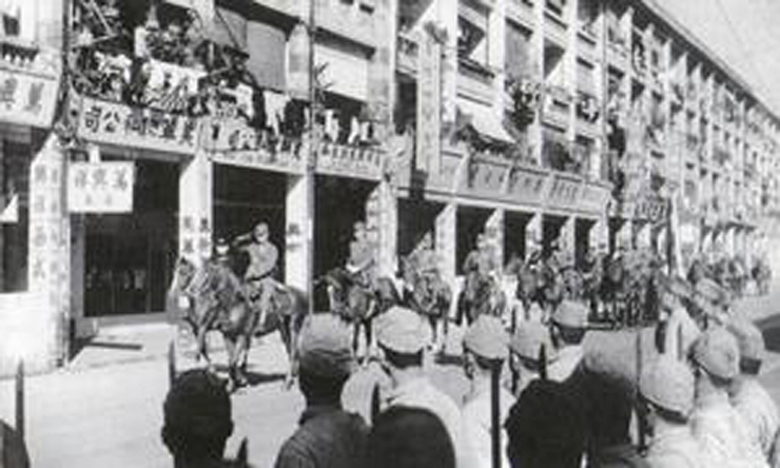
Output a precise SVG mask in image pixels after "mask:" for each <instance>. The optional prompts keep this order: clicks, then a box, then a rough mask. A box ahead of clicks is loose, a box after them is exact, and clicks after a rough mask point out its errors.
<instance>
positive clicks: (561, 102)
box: [542, 85, 572, 128]
mask: <svg viewBox="0 0 780 468" xmlns="http://www.w3.org/2000/svg"><path fill="white" fill-rule="evenodd" d="M571 103H572V97H571V94H569V91H568V89H566V88H565V87H563V86H556V85H549V86H547V92H546V93H545V95H544V107H543V109H542V113H543V115H544V120H545V121H546V122H547V123H549V124H551V125H554V126H556V127H560V128H568V126H569V113H570V111H571Z"/></svg>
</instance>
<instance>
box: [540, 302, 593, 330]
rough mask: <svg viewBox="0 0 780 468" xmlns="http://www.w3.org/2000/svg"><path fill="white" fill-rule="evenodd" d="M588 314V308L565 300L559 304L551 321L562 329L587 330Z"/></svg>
mask: <svg viewBox="0 0 780 468" xmlns="http://www.w3.org/2000/svg"><path fill="white" fill-rule="evenodd" d="M588 313H589V311H588V308H587V307H585V306H584V305H582V304H580V303H578V302H574V301H568V300H565V301H563V302H561V303H560V304H558V307H556V308H555V310H554V311H553V313H552V316H551V317H550V319H551V320H552V322H553V323H555V324H556V325H560V326H562V327H569V328H585V327H587V326H588Z"/></svg>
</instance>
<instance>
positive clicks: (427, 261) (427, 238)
mask: <svg viewBox="0 0 780 468" xmlns="http://www.w3.org/2000/svg"><path fill="white" fill-rule="evenodd" d="M404 282H405V283H406V288H407V290H408V291H409V292H410V293H412V294H413V293H414V288H415V287H417V285H419V286H420V287H422V288H423V291H424V292H425V293H426V296H427V297H429V298H435V297H436V293H437V291H438V290H439V288H440V287H441V276H440V275H439V266H438V261H437V259H436V252H435V251H434V250H433V238H432V237H431V233H426V234H425V235H424V236H423V238H422V240H420V243H419V244H417V246H416V247H415V248H414V250H412V252H411V253H410V254H409V256H408V257H407V258H406V264H405V268H404Z"/></svg>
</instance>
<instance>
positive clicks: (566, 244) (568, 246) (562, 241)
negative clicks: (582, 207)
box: [558, 216, 576, 258]
mask: <svg viewBox="0 0 780 468" xmlns="http://www.w3.org/2000/svg"><path fill="white" fill-rule="evenodd" d="M575 219H576V218H575V217H573V216H568V217H566V220H565V221H564V222H563V226H561V234H560V236H559V237H558V244H559V246H560V249H561V252H566V253H568V254H570V255H571V256H572V258H574V253H575V247H574V246H575V245H576V242H575V236H576V234H575V233H576V229H575V224H576V222H575Z"/></svg>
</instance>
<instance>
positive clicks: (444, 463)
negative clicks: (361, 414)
mask: <svg viewBox="0 0 780 468" xmlns="http://www.w3.org/2000/svg"><path fill="white" fill-rule="evenodd" d="M367 466H370V467H372V468H455V449H454V447H453V445H452V441H451V440H450V436H449V434H448V433H447V429H446V428H445V427H444V424H443V423H442V422H441V420H440V419H439V418H438V417H437V416H436V415H434V414H433V413H431V412H430V411H428V410H424V409H421V408H408V407H403V406H395V407H391V408H390V409H388V410H387V411H385V412H383V413H382V414H380V415H379V417H378V418H377V420H376V422H375V424H374V427H373V428H372V430H371V433H370V434H369V436H368V463H367Z"/></svg>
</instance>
